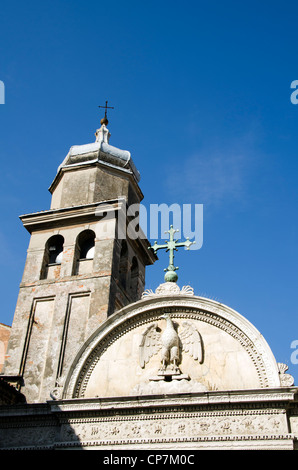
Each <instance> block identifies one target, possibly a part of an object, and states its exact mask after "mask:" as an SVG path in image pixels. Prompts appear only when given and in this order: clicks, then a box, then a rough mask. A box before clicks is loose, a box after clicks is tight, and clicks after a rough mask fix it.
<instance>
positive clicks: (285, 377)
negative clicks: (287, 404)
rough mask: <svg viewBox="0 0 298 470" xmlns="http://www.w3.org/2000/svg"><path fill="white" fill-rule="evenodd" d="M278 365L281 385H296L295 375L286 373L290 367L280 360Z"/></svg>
mask: <svg viewBox="0 0 298 470" xmlns="http://www.w3.org/2000/svg"><path fill="white" fill-rule="evenodd" d="M277 365H278V371H279V378H280V384H281V386H282V387H291V386H292V385H294V377H293V376H292V375H290V374H286V371H287V370H288V368H289V367H288V366H287V365H286V364H283V363H281V362H278V363H277Z"/></svg>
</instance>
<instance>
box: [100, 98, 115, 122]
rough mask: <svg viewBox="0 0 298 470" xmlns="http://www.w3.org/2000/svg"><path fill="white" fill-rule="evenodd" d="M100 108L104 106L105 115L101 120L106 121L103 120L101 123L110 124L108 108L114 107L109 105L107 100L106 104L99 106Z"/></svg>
mask: <svg viewBox="0 0 298 470" xmlns="http://www.w3.org/2000/svg"><path fill="white" fill-rule="evenodd" d="M98 107H99V108H104V110H105V117H104V118H103V119H102V120H101V121H104V122H101V124H108V122H109V121H108V116H107V110H108V109H114V108H113V107H112V106H108V102H107V101H106V104H105V106H98Z"/></svg>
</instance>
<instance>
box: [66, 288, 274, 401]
mask: <svg viewBox="0 0 298 470" xmlns="http://www.w3.org/2000/svg"><path fill="white" fill-rule="evenodd" d="M165 313H166V314H167V315H166V317H168V319H167V318H164V316H165ZM167 325H168V329H167ZM171 328H172V329H171ZM166 330H167V333H165V332H166ZM173 330H174V331H173ZM163 333H165V334H167V335H168V339H167V341H166V340H165V339H162V338H163ZM170 333H171V334H172V335H173V338H174V337H175V334H176V340H175V341H176V343H175V344H176V346H175V345H174V348H173V349H171V348H170V346H169V345H170V343H171V341H172V343H173V340H169V335H170ZM177 341H178V342H177ZM167 348H168V351H166V349H167ZM175 348H176V349H175ZM175 355H176V356H175ZM175 357H176V360H174V358H175ZM279 386H280V378H279V371H278V366H277V363H276V360H275V358H274V356H273V354H272V352H271V349H270V348H269V346H268V344H267V342H266V341H265V339H264V338H263V336H262V335H261V333H260V332H259V331H258V330H257V329H256V328H255V327H254V326H253V325H252V324H251V323H250V322H249V321H248V320H247V319H245V318H244V317H243V316H242V315H240V314H239V313H238V312H236V311H235V310H233V309H231V308H229V307H227V306H225V305H223V304H221V303H219V302H216V301H213V300H209V299H206V298H203V297H197V296H194V295H193V294H192V292H191V290H190V291H188V290H187V289H184V290H183V289H182V290H181V291H180V289H179V292H178V291H176V292H174V293H169V292H163V291H162V289H161V291H159V292H157V294H153V293H150V292H149V293H148V295H147V296H145V297H144V298H143V299H142V300H140V301H139V302H136V303H134V304H131V305H129V306H127V307H125V308H123V309H122V310H120V311H118V312H116V313H114V314H113V315H112V316H111V317H109V318H108V319H107V320H106V322H105V323H103V324H102V325H101V326H100V327H99V328H98V329H97V331H95V333H94V334H93V335H92V336H91V337H90V338H89V340H88V341H87V342H86V343H85V345H84V347H83V348H82V349H81V350H80V352H79V353H78V355H77V356H76V358H75V360H74V362H73V365H72V367H71V369H70V371H69V373H68V377H67V379H66V381H65V385H64V391H63V397H64V398H83V397H84V398H94V397H100V398H102V397H111V396H132V395H146V394H160V393H179V392H182V393H183V392H203V391H211V390H219V391H220V390H246V389H258V388H266V387H279Z"/></svg>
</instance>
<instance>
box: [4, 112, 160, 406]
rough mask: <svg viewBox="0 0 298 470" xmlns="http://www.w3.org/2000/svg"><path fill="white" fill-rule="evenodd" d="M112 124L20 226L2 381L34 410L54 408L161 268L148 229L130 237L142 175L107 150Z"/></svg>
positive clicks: (123, 156) (76, 149) (73, 157)
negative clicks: (103, 328)
mask: <svg viewBox="0 0 298 470" xmlns="http://www.w3.org/2000/svg"><path fill="white" fill-rule="evenodd" d="M107 124H108V120H107V117H106V114H105V117H104V118H103V119H102V120H101V127H100V128H99V129H98V130H97V131H96V133H95V136H96V140H95V142H93V143H90V144H86V145H77V146H73V147H71V148H70V150H69V152H68V154H67V156H66V158H65V159H64V161H63V162H62V164H61V165H60V166H59V168H58V171H57V174H56V176H55V178H54V181H53V182H52V184H51V186H50V188H49V190H50V192H51V194H52V202H51V208H50V209H49V210H45V211H41V212H38V213H33V214H27V215H23V216H21V217H20V219H21V221H22V222H23V225H24V227H25V228H26V229H27V230H28V232H29V233H30V235H31V238H30V243H29V248H28V254H27V259H26V264H25V269H24V274H23V278H22V282H21V285H20V291H19V297H18V301H17V306H16V311H15V316H14V320H13V325H12V331H11V337H10V342H9V345H8V350H7V359H6V363H5V368H4V374H5V376H6V380H8V381H9V378H11V380H10V381H11V383H12V382H13V381H15V382H17V383H18V386H19V388H20V389H21V392H22V393H23V394H24V395H25V397H26V399H27V401H28V402H29V403H30V402H44V401H46V400H47V399H49V398H50V393H51V391H52V390H53V389H54V388H55V386H57V385H59V384H61V383H63V381H64V379H65V376H66V374H67V372H68V370H69V368H70V366H71V364H72V362H73V360H74V358H75V356H76V354H77V353H78V351H79V349H80V347H81V346H82V345H83V344H84V342H85V341H86V340H87V338H89V337H90V335H92V333H93V331H95V329H96V328H98V327H99V325H100V324H101V323H102V322H103V321H105V320H106V319H107V317H108V316H109V315H111V314H112V313H114V312H115V311H117V310H118V309H120V308H122V307H123V306H125V305H127V304H129V303H131V302H134V301H137V300H139V299H140V297H141V294H142V292H143V290H144V284H145V266H146V265H150V264H153V263H154V261H155V259H156V256H155V255H154V253H153V252H152V250H149V249H148V247H149V246H150V244H149V242H148V240H147V239H146V237H145V236H144V235H142V233H141V231H140V230H139V231H138V237H136V236H132V237H130V236H127V230H126V229H127V227H128V226H129V222H130V220H131V217H130V218H129V217H127V208H128V207H131V206H133V207H134V213H135V214H136V208H137V207H138V204H139V203H140V201H141V200H142V198H143V195H142V192H141V190H140V187H139V184H138V183H139V179H140V175H139V172H138V171H137V169H136V167H135V165H134V163H133V161H132V158H131V155H130V153H129V152H128V151H124V150H120V149H118V148H116V147H113V146H111V145H110V144H109V138H110V133H109V130H108V129H107ZM135 225H136V224H135ZM135 225H134V226H135Z"/></svg>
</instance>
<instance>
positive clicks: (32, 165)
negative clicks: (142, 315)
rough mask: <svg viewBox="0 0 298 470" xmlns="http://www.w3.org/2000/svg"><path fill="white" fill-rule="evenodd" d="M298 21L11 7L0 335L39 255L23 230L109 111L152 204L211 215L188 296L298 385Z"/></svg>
mask: <svg viewBox="0 0 298 470" xmlns="http://www.w3.org/2000/svg"><path fill="white" fill-rule="evenodd" d="M297 16H298V5H297V2H294V1H288V2H287V1H286V2H278V1H270V2H269V1H262V2H257V1H254V0H252V1H249V2H247V1H244V2H236V1H226V2H220V1H215V2H203V1H198V0H197V1H188V2H185V3H184V4H183V3H181V2H178V1H175V0H174V1H173V0H172V1H160V2H140V1H130V0H127V1H126V2H124V1H113V0H111V1H109V2H100V1H97V2H95V1H84V2H83V1H74V0H72V1H68V0H63V1H56V0H53V1H48V0H45V1H43V2H37V1H30V0H29V1H27V2H20V1H18V0H17V1H15V2H7V1H6V2H2V4H1V11H0V51H1V54H0V80H2V81H3V82H4V84H5V104H4V105H0V144H1V146H0V149H1V167H2V168H1V169H2V178H1V187H0V192H1V198H0V205H1V211H2V218H1V220H2V224H1V227H0V241H1V247H2V256H1V257H0V266H1V270H0V277H1V299H2V309H1V317H0V322H2V323H5V324H11V322H12V318H13V313H14V308H15V304H16V300H17V295H18V286H19V283H20V280H21V277H22V272H23V267H24V262H25V257H26V250H27V247H28V242H29V234H27V232H26V231H25V229H24V228H23V227H22V224H21V222H20V221H19V218H18V216H19V215H21V214H25V213H30V212H35V211H39V210H45V209H48V208H49V206H50V193H49V192H48V190H47V188H48V187H49V186H50V184H51V182H52V180H53V178H54V176H55V174H56V170H57V167H58V165H59V164H60V163H61V162H62V160H63V159H64V157H65V155H66V154H67V152H68V150H69V148H70V147H71V146H72V145H75V144H84V143H89V142H93V141H94V132H95V130H96V129H97V128H98V127H99V121H100V118H101V117H102V114H101V113H100V111H99V109H98V107H97V106H98V105H101V104H104V102H105V100H109V104H110V105H111V106H114V107H115V110H113V111H111V112H110V113H109V121H110V123H109V130H110V132H111V134H112V137H111V140H110V143H111V144H112V145H115V146H117V147H119V148H122V149H126V150H129V151H130V152H131V153H132V157H133V160H134V162H135V164H136V166H137V168H138V169H139V171H140V172H141V182H140V185H141V188H142V191H143V193H144V195H145V199H144V203H145V204H146V205H148V206H149V204H152V203H155V204H160V203H166V204H173V203H178V204H203V205H204V243H203V247H202V249H200V250H196V251H192V252H185V251H181V250H180V251H179V253H178V254H177V255H176V257H175V261H176V263H177V265H178V266H179V267H180V269H179V271H178V274H179V281H178V283H179V285H181V286H182V285H186V284H190V285H192V286H193V287H194V289H195V293H196V294H198V295H203V296H206V297H209V298H212V299H215V300H218V301H220V302H222V303H224V304H226V305H229V306H230V307H232V308H234V309H235V310H237V311H238V312H239V313H241V314H242V315H244V316H245V317H246V318H248V320H250V321H251V322H252V323H253V324H254V325H255V326H256V327H257V328H258V329H259V330H260V332H261V333H262V334H263V336H264V337H265V339H266V340H267V341H268V343H269V345H270V346H271V348H272V351H273V353H274V355H275V357H276V359H277V360H278V361H279V362H285V363H287V364H288V366H289V373H291V374H292V375H293V376H294V377H295V379H296V382H295V383H298V364H297V365H296V364H292V363H291V354H292V353H293V349H291V343H292V341H294V340H298V328H297V323H298V321H297V318H298V312H297V302H296V293H297V282H298V275H297V264H298V263H297V262H298V250H297V240H298V222H297V207H298V198H297V175H298V140H297V129H298V105H294V104H292V103H291V100H290V96H291V93H292V91H293V90H291V88H290V85H291V82H292V81H293V80H296V79H298V70H297V68H298V66H297V44H298V41H297V39H298V30H297ZM152 241H154V240H152ZM159 258H160V261H159V262H157V263H156V264H155V265H154V266H153V267H150V268H148V270H147V278H146V281H147V282H146V287H147V288H152V289H154V288H155V287H156V286H157V285H158V284H159V283H160V282H162V280H163V268H164V267H166V266H167V262H168V260H167V257H166V255H165V254H162V253H161V254H160V255H159Z"/></svg>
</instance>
